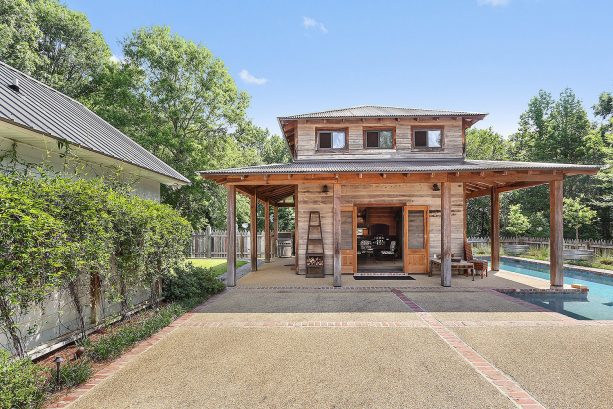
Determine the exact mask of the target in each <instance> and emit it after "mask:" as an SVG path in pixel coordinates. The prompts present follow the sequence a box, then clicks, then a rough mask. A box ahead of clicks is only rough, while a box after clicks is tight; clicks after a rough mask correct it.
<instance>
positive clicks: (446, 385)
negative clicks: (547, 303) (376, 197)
mask: <svg viewBox="0 0 613 409" xmlns="http://www.w3.org/2000/svg"><path fill="white" fill-rule="evenodd" d="M255 274H267V273H266V268H265V267H264V268H262V269H261V270H260V271H259V272H258V273H255ZM269 274H273V273H269ZM248 278H249V276H246V277H245V279H248ZM298 278H299V279H302V280H305V279H304V277H298ZM490 278H494V277H490ZM490 278H488V279H484V280H483V282H486V281H488V280H489V279H490ZM251 279H252V280H253V277H252V278H251ZM433 279H436V277H433ZM500 279H502V278H500ZM323 280H327V279H323ZM477 280H478V281H475V283H478V282H481V279H477ZM247 281H249V280H247ZM305 281H311V280H305ZM326 282H327V281H326ZM455 282H456V283H457V282H463V283H466V284H472V281H470V279H466V278H459V279H457V280H455ZM367 283H368V281H367ZM371 284H372V282H371ZM386 284H387V286H388V287H389V286H390V282H386ZM398 284H399V283H398ZM403 284H404V282H403ZM610 324H611V322H597V321H576V320H573V319H570V318H568V317H565V316H562V315H559V314H556V313H552V312H545V311H542V310H539V309H538V308H536V307H532V306H531V305H529V304H526V303H522V302H520V301H516V300H514V299H511V298H510V297H507V296H504V295H499V293H495V292H493V291H491V290H489V289H486V288H451V289H444V288H441V287H434V288H423V287H421V288H402V289H401V290H400V289H393V288H391V289H390V288H385V287H384V286H373V287H371V288H359V287H354V288H343V289H342V290H338V289H332V288H330V289H321V288H309V287H308V286H301V287H299V288H295V289H290V288H284V289H283V288H279V289H274V288H264V287H260V288H254V287H249V286H245V285H243V284H241V283H239V286H237V287H236V288H234V289H230V290H228V291H226V292H225V293H224V294H221V295H220V296H217V297H215V298H214V299H213V300H211V301H210V302H208V303H205V304H204V305H202V306H200V307H198V308H196V309H195V310H194V311H193V312H192V313H190V314H187V315H186V316H185V317H184V318H182V319H180V320H179V321H178V322H177V323H176V324H174V325H173V327H171V328H169V329H168V330H167V331H165V333H163V334H161V335H159V336H158V337H157V338H156V339H155V340H154V341H153V342H152V343H151V344H150V345H146V347H144V348H142V349H141V350H139V349H137V350H136V352H134V353H133V355H132V356H130V357H128V358H126V359H124V361H121V363H120V365H117V366H111V367H110V369H109V371H108V373H106V374H105V375H104V376H103V377H102V378H101V379H99V380H98V381H95V382H94V383H93V384H90V385H86V386H85V387H84V388H83V389H82V390H81V391H80V392H79V393H80V394H77V395H75V396H74V397H73V399H75V400H74V402H72V404H71V405H70V406H69V407H70V408H72V409H86V408H92V409H93V408H105V407H108V408H168V407H177V408H179V407H180V408H220V407H232V408H235V407H236V408H277V407H283V408H303V407H310V408H333V407H347V408H348V407H373V408H389V407H398V408H400V407H403V408H455V407H462V408H513V407H525V408H537V407H552V408H585V407H591V408H608V407H610V402H611V401H612V400H613V390H612V389H611V388H609V387H608V383H609V382H610V379H611V376H612V375H613V368H612V365H611V364H610V363H611V362H613V351H612V350H611V348H606V347H603V346H605V345H608V344H609V341H608V340H610V339H611V337H612V336H613V325H610ZM595 360H597V361H598V362H595Z"/></svg>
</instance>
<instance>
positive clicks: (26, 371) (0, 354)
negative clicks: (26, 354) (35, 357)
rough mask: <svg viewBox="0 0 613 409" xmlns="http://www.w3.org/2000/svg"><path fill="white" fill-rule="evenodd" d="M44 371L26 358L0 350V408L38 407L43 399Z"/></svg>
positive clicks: (44, 386) (44, 387) (45, 380)
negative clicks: (13, 357)
mask: <svg viewBox="0 0 613 409" xmlns="http://www.w3.org/2000/svg"><path fill="white" fill-rule="evenodd" d="M46 382H47V378H46V376H45V371H44V370H43V369H42V368H41V367H39V366H38V365H36V364H34V363H33V362H32V361H30V360H29V359H27V358H22V359H14V360H13V359H11V357H10V355H9V354H8V352H6V351H4V350H0V408H1V409H13V408H39V407H41V406H42V404H43V402H44V399H45V389H46Z"/></svg>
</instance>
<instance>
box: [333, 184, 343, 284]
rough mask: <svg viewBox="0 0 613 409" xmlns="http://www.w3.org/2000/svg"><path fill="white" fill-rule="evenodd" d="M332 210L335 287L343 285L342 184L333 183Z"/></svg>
mask: <svg viewBox="0 0 613 409" xmlns="http://www.w3.org/2000/svg"><path fill="white" fill-rule="evenodd" d="M332 186H333V187H332V212H333V218H334V230H333V231H332V236H333V237H334V279H333V280H332V281H333V284H334V286H335V287H340V286H341V277H342V275H341V185H339V184H338V183H335V184H333V185H332Z"/></svg>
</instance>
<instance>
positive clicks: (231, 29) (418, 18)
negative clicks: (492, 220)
mask: <svg viewBox="0 0 613 409" xmlns="http://www.w3.org/2000/svg"><path fill="white" fill-rule="evenodd" d="M67 5H68V6H69V7H70V8H73V9H76V10H80V11H82V12H84V13H86V14H87V16H88V17H89V19H90V21H91V22H92V25H93V27H94V29H96V30H100V31H101V32H102V34H103V35H104V37H105V38H106V40H107V42H108V43H109V44H110V46H111V48H112V50H113V52H114V53H115V54H116V55H118V56H121V46H120V41H121V39H122V38H124V37H125V36H126V35H127V34H129V33H130V32H131V31H132V30H134V29H136V28H138V27H142V26H147V25H156V24H160V25H167V26H169V27H170V28H171V29H172V30H173V31H174V32H176V33H178V34H180V35H182V36H184V37H186V38H188V39H190V40H193V41H195V42H197V43H200V44H202V45H204V46H206V47H207V48H209V49H210V50H211V51H212V52H213V53H214V54H215V55H216V56H218V57H220V58H221V59H223V61H224V62H225V63H226V66H227V67H228V70H229V71H230V73H231V74H232V76H233V77H234V79H235V80H236V82H237V84H238V86H239V87H240V88H241V89H244V90H246V91H247V92H249V94H250V95H251V97H252V99H251V107H250V109H249V116H250V117H251V118H252V119H253V120H254V121H255V123H257V124H258V125H260V126H264V127H267V128H269V129H270V130H271V131H273V132H275V133H278V132H279V130H278V125H277V122H276V117H277V116H280V115H286V114H295V113H302V112H311V111H319V110H325V109H329V108H336V107H345V106H352V105H364V104H376V105H391V106H402V107H418V108H443V109H458V110H468V111H481V112H489V114H490V115H489V117H488V118H487V119H486V120H485V121H483V122H481V123H480V124H479V125H478V126H479V127H487V126H492V127H493V128H494V129H495V130H497V131H499V132H501V133H503V134H504V135H508V134H510V133H512V132H513V131H514V130H515V129H516V126H517V121H518V118H519V115H520V113H521V112H522V111H524V110H525V108H526V105H527V103H528V101H529V99H530V98H531V97H532V96H534V95H535V94H536V93H537V91H538V90H539V89H541V88H542V89H545V90H548V91H550V92H552V93H553V94H554V95H557V94H559V92H560V91H561V90H562V89H563V88H565V87H570V88H572V89H573V90H574V91H575V92H576V93H577V95H578V96H579V98H581V99H582V100H583V102H584V105H585V106H586V107H591V106H592V105H593V104H594V103H595V102H596V100H597V97H598V95H599V94H600V92H602V91H613V23H612V22H611V16H613V1H570V0H568V1H566V0H558V1H554V0H456V1H451V0H449V1H442V0H441V1H437V0H431V1H425V0H424V1H420V2H417V1H382V0H379V1H374V0H373V1H334V0H327V1H302V2H297V1H289V0H287V1H242V2H239V1H225V0H224V1H210V2H207V1H187V0H178V1H173V2H170V1H166V2H163V1H153V0H147V1H142V0H122V1H117V0H105V1H91V0H90V1H86V0H69V1H67ZM590 113H591V108H590Z"/></svg>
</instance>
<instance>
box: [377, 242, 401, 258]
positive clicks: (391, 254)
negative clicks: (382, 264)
mask: <svg viewBox="0 0 613 409" xmlns="http://www.w3.org/2000/svg"><path fill="white" fill-rule="evenodd" d="M379 256H380V258H381V259H386V260H387V259H389V260H396V259H397V258H398V249H397V248H396V240H392V241H391V242H390V248H389V250H381V251H380V252H379Z"/></svg>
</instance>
